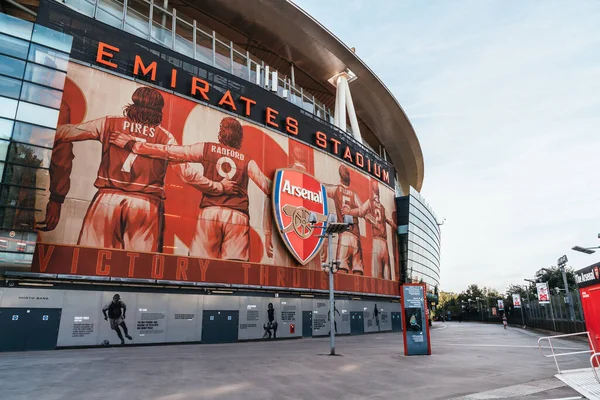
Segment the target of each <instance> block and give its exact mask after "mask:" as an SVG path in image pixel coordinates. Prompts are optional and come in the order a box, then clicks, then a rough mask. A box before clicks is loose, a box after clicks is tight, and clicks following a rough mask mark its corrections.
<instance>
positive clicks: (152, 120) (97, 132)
mask: <svg viewBox="0 0 600 400" xmlns="http://www.w3.org/2000/svg"><path fill="white" fill-rule="evenodd" d="M131 100H132V103H131V104H128V105H126V106H125V108H124V109H123V116H116V117H112V116H107V117H104V118H99V119H95V120H92V121H87V122H83V123H81V124H76V125H70V124H65V125H60V126H59V127H58V128H57V131H56V138H55V147H56V148H57V149H58V151H56V152H55V154H53V157H52V162H51V167H50V201H49V203H48V206H47V210H46V219H45V221H44V222H43V223H42V225H43V227H42V230H46V231H49V230H53V229H54V228H55V227H56V225H57V223H58V221H59V218H60V211H61V205H62V203H63V202H64V199H65V197H66V195H67V193H68V191H69V189H70V175H71V169H72V166H73V164H72V162H73V158H74V155H73V151H72V146H64V144H70V143H73V142H78V141H84V140H98V141H100V142H101V143H102V159H101V162H100V167H99V168H98V176H97V178H96V181H95V183H94V186H95V187H96V188H97V189H98V191H97V192H96V194H95V196H94V198H93V200H92V202H91V204H90V206H89V208H88V210H87V213H86V215H85V218H84V220H83V225H82V227H81V232H80V234H79V239H78V244H79V245H82V246H91V247H104V248H113V249H127V250H136V251H148V252H156V251H161V250H162V249H161V247H162V246H161V242H162V237H161V236H162V229H163V224H164V215H163V201H164V199H165V190H164V184H165V175H166V173H167V166H168V165H169V163H168V162H167V161H165V160H160V159H152V158H146V157H137V155H136V154H133V153H131V152H130V151H128V150H124V149H122V148H119V147H118V146H114V145H112V144H111V143H110V135H111V133H114V132H127V133H128V134H129V136H130V137H131V140H133V141H135V142H140V143H142V142H143V143H153V144H161V145H167V144H170V145H174V144H177V142H176V141H175V138H174V137H173V135H171V133H169V132H168V131H167V130H166V129H164V128H163V127H162V126H161V122H162V120H163V107H164V105H165V102H164V99H163V96H162V94H161V93H160V92H159V91H158V90H156V89H152V88H149V87H140V88H138V89H136V90H135V92H134V93H133V95H132V97H131ZM58 157H60V159H58ZM171 166H172V168H174V169H175V171H176V172H177V174H178V175H179V176H180V178H181V179H182V180H183V181H184V182H186V183H188V184H189V185H191V186H193V187H195V188H196V189H198V190H200V191H202V192H203V193H205V194H207V195H208V194H211V195H223V193H229V194H232V193H236V190H237V189H236V185H235V184H234V183H233V182H231V181H229V180H221V182H214V181H212V180H209V179H207V178H206V177H204V176H202V175H201V174H200V173H198V172H197V171H195V170H194V169H193V168H192V167H190V166H189V165H188V164H185V163H175V164H172V165H171Z"/></svg>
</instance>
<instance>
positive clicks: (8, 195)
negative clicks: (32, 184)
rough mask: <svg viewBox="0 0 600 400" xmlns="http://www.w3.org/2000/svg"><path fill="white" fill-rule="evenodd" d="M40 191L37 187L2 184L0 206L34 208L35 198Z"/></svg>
mask: <svg viewBox="0 0 600 400" xmlns="http://www.w3.org/2000/svg"><path fill="white" fill-rule="evenodd" d="M40 192H41V191H40V190H38V189H30V188H23V187H18V186H4V187H3V188H2V195H0V206H9V207H21V208H35V199H36V196H37V195H38V194H39V193H40Z"/></svg>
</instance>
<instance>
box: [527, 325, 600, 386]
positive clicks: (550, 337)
mask: <svg viewBox="0 0 600 400" xmlns="http://www.w3.org/2000/svg"><path fill="white" fill-rule="evenodd" d="M581 335H586V336H587V339H588V344H589V346H590V347H591V350H580V351H570V352H567V353H559V354H556V353H555V352H554V346H553V345H552V339H560V338H565V337H571V336H581ZM542 340H547V341H548V345H550V349H551V350H552V354H548V355H546V354H544V352H543V351H542V346H541V342H542ZM538 349H539V350H540V354H541V355H542V356H544V357H546V358H550V357H552V358H554V363H555V364H556V369H557V370H558V373H559V374H560V373H561V372H560V367H559V366H558V360H557V359H556V357H562V356H572V355H574V354H585V353H592V357H591V359H590V363H591V362H592V359H593V358H594V357H595V356H596V349H594V344H593V343H592V339H591V338H590V333H589V332H587V331H586V332H578V333H569V334H566V335H556V336H544V337H541V338H539V339H538ZM599 355H600V354H599ZM592 369H593V370H594V374H596V369H595V368H593V365H592ZM596 379H598V376H596Z"/></svg>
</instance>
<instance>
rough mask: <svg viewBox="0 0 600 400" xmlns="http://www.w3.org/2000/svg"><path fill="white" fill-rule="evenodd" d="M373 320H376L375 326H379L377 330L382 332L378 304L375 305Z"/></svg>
mask: <svg viewBox="0 0 600 400" xmlns="http://www.w3.org/2000/svg"><path fill="white" fill-rule="evenodd" d="M373 318H375V324H377V330H378V331H381V327H380V326H379V309H378V308H377V304H375V308H374V309H373Z"/></svg>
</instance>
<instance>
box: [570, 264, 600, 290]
mask: <svg viewBox="0 0 600 400" xmlns="http://www.w3.org/2000/svg"><path fill="white" fill-rule="evenodd" d="M575 281H577V286H579V287H580V288H584V287H588V286H594V285H597V284H598V283H600V263H596V264H592V265H590V266H589V267H585V268H582V269H580V270H578V271H575Z"/></svg>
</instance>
